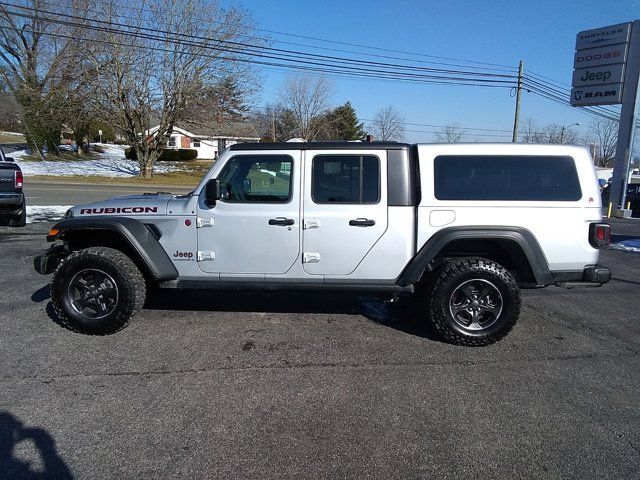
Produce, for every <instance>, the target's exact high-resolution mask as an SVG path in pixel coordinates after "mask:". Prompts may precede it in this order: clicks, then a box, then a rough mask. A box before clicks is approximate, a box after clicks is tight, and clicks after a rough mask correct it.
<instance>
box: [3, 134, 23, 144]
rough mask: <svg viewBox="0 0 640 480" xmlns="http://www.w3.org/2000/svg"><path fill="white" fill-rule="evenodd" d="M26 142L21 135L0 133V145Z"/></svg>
mask: <svg viewBox="0 0 640 480" xmlns="http://www.w3.org/2000/svg"><path fill="white" fill-rule="evenodd" d="M25 142H26V140H25V138H24V135H23V134H22V133H12V132H0V143H5V144H11V143H25Z"/></svg>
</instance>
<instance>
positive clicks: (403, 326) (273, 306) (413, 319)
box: [31, 285, 440, 341]
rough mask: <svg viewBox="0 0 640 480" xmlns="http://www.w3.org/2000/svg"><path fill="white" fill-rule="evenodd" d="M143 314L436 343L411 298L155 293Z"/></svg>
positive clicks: (37, 298) (41, 296)
mask: <svg viewBox="0 0 640 480" xmlns="http://www.w3.org/2000/svg"><path fill="white" fill-rule="evenodd" d="M50 298H51V291H50V289H49V285H45V286H44V287H41V288H39V289H38V290H36V291H35V292H33V294H32V295H31V301H33V302H36V303H41V302H44V301H45V300H48V299H50ZM145 310H173V311H204V312H258V313H300V314H307V313H310V314H314V313H316V314H317V313H320V314H322V313H325V314H326V313H335V314H342V315H362V316H364V317H366V318H368V319H369V320H371V321H373V322H375V323H377V324H379V325H383V326H385V327H388V328H392V329H394V330H398V331H400V332H404V333H407V334H409V335H414V336H417V337H422V338H426V339H429V340H434V341H440V337H439V335H438V333H437V332H436V331H435V330H434V329H433V327H432V326H431V323H430V322H429V321H428V319H427V318H426V306H424V305H421V304H420V303H419V302H418V301H417V299H415V298H412V297H407V298H401V299H400V300H398V301H397V302H394V303H389V302H387V301H385V300H384V299H383V298H381V297H375V296H358V295H356V294H345V293H312V292H299V291H292V292H286V291H278V292H252V291H228V290H225V291H212V290H191V291H176V290H155V291H154V292H150V293H149V294H148V296H147V302H146V304H145ZM46 312H47V315H48V316H49V318H50V319H51V320H53V321H54V322H55V323H57V324H58V325H59V326H62V327H64V328H68V326H67V325H66V323H65V322H63V321H61V320H60V319H59V318H58V316H57V314H56V313H55V311H54V309H53V306H52V305H51V302H48V303H47V306H46Z"/></svg>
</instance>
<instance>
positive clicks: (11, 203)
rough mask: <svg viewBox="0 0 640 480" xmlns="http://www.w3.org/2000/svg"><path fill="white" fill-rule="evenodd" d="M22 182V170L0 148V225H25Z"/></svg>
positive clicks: (25, 210) (25, 208)
mask: <svg viewBox="0 0 640 480" xmlns="http://www.w3.org/2000/svg"><path fill="white" fill-rule="evenodd" d="M22 184H23V177H22V170H20V167H19V166H18V165H17V164H16V163H15V162H14V161H13V158H11V157H7V156H5V154H4V152H3V151H2V149H1V148H0V225H9V226H10V227H24V226H25V225H26V223H27V206H26V202H25V198H24V193H22Z"/></svg>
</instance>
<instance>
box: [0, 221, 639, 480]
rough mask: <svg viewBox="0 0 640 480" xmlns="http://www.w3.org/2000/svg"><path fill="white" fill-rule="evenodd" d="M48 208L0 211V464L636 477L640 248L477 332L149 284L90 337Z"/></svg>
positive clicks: (336, 299)
mask: <svg viewBox="0 0 640 480" xmlns="http://www.w3.org/2000/svg"><path fill="white" fill-rule="evenodd" d="M623 227H624V228H623ZM48 228H49V225H48V224H44V223H43V224H34V225H28V226H27V227H26V228H25V229H13V230H10V229H8V228H3V229H0V242H1V244H2V249H0V292H2V296H1V297H0V303H1V307H0V329H1V331H2V332H3V333H2V335H1V336H0V359H1V365H2V370H1V376H0V382H1V383H0V439H2V442H0V463H1V464H0V471H2V472H3V475H2V476H3V478H19V477H18V476H16V475H17V474H15V472H18V471H19V469H20V468H22V464H21V463H20V461H33V462H34V463H35V465H36V466H37V465H40V466H41V467H42V468H43V469H44V470H46V471H47V472H48V474H49V476H48V477H46V478H77V479H84V478H91V479H112V478H135V479H147V478H198V479H200V478H224V479H227V478H229V479H253V478H255V479H267V478H295V479H301V478H304V479H316V478H317V479H321V478H322V479H333V478H380V479H395V478H397V479H417V478H438V479H448V478H510V479H512V478H539V479H549V478H563V479H564V478H575V479H585V478H611V479H620V478H638V472H639V471H640V406H639V403H638V399H639V398H640V381H639V375H638V372H639V371H640V357H639V352H640V323H639V322H638V318H639V317H638V312H639V311H640V295H638V292H639V291H640V288H639V286H640V254H634V253H626V252H620V251H613V250H610V251H605V252H603V255H602V263H603V264H605V265H607V266H609V267H610V268H611V269H612V270H613V272H614V278H613V280H612V281H611V282H610V283H609V284H607V285H605V286H604V287H602V288H597V289H583V290H581V289H575V290H571V291H568V290H561V289H558V288H547V289H541V290H528V291H525V292H524V305H523V311H522V316H521V319H520V322H519V323H518V325H517V326H516V328H515V329H514V330H513V332H512V333H511V334H510V335H509V336H507V338H505V339H504V340H503V341H501V342H499V343H498V344H496V345H493V346H490V347H487V348H476V349H473V348H463V347H454V346H451V345H447V344H444V343H441V342H439V341H438V340H437V338H436V337H435V336H434V335H433V333H432V332H431V331H430V330H429V329H428V328H427V327H425V326H424V325H423V323H421V321H420V320H421V318H422V317H421V312H420V310H419V308H416V307H412V306H409V304H408V303H406V302H404V303H400V304H399V305H397V306H394V307H389V306H387V305H386V304H384V303H382V302H381V301H378V300H376V299H372V298H367V297H353V296H350V295H335V294H331V295H320V294H312V293H304V294H301V293H296V294H288V293H278V294H250V293H234V292H224V293H212V292H195V293H187V294H181V293H178V292H168V293H167V292H163V293H162V294H161V295H160V294H158V295H155V296H153V297H152V299H151V301H150V302H149V304H148V306H147V307H146V308H145V309H144V310H143V311H142V312H141V313H140V314H139V316H137V317H136V318H135V319H134V320H133V321H132V323H131V324H130V325H129V326H128V327H127V328H126V329H125V330H123V331H121V332H120V333H118V334H116V335H111V336H107V337H92V336H86V335H80V334H76V333H72V332H70V331H68V330H65V329H64V328H62V327H60V326H58V325H57V324H56V322H55V321H54V320H53V319H52V318H55V317H54V316H53V314H52V312H51V309H50V307H49V306H48V301H49V293H48V287H47V283H48V278H46V277H42V276H39V275H38V274H36V273H35V272H34V271H33V268H32V257H33V255H34V254H36V253H37V252H39V251H40V250H41V249H42V248H44V247H45V246H46V244H45V241H44V237H43V235H44V233H45V232H46V231H47V229H48ZM616 230H620V231H621V232H622V231H623V230H624V232H625V233H624V235H627V236H631V235H636V236H638V237H640V222H635V223H632V222H631V221H627V222H622V221H614V233H615V232H616ZM14 443H17V444H15V445H14ZM40 456H41V457H42V459H40ZM12 475H14V476H13V477H12Z"/></svg>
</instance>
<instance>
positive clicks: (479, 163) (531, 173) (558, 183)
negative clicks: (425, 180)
mask: <svg viewBox="0 0 640 480" xmlns="http://www.w3.org/2000/svg"><path fill="white" fill-rule="evenodd" d="M435 196H436V198H437V199H438V200H538V201H574V200H579V199H580V198H582V191H581V190H580V181H579V180H578V173H577V172H576V166H575V163H574V161H573V158H571V157H550V156H496V157H492V156H472V155H468V156H454V155H452V156H440V157H436V159H435Z"/></svg>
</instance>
